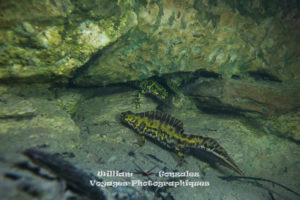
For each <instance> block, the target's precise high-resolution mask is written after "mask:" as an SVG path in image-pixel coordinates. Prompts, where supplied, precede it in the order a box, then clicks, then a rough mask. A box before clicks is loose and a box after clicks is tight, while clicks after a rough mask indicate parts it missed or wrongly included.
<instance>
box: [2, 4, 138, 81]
mask: <svg viewBox="0 0 300 200" xmlns="http://www.w3.org/2000/svg"><path fill="white" fill-rule="evenodd" d="M0 9H1V11H3V13H2V15H1V17H0V24H1V25H0V36H1V37H0V44H1V46H0V64H1V66H2V67H1V70H0V79H2V80H6V81H7V80H10V79H12V78H14V79H15V80H18V81H25V82H53V81H54V82H64V81H65V78H66V77H67V78H70V77H72V76H73V73H74V71H75V70H76V69H78V68H80V67H82V66H83V65H84V64H85V63H86V62H87V61H88V60H89V59H90V58H91V56H92V55H93V54H95V53H96V52H98V51H99V50H101V49H102V48H104V47H105V46H107V45H108V44H110V43H112V42H114V41H116V40H117V39H118V38H119V37H121V36H122V35H123V34H126V32H127V31H129V30H130V28H132V27H133V26H135V24H136V22H137V21H136V20H135V14H134V12H133V11H132V9H131V3H130V1H120V3H118V2H117V1H107V0H102V1H99V0H94V1H86V2H80V3H77V2H71V1H69V0H67V1H56V0H55V1H46V0H43V1H37V0H33V1H3V2H1V3H0ZM55 77H62V78H63V79H62V80H57V79H54V78H55Z"/></svg>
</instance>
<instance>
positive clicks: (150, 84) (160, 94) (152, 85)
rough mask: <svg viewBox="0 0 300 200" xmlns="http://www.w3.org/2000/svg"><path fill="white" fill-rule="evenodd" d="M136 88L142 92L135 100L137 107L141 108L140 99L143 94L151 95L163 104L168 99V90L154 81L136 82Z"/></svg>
mask: <svg viewBox="0 0 300 200" xmlns="http://www.w3.org/2000/svg"><path fill="white" fill-rule="evenodd" d="M135 86H136V87H138V88H139V89H140V92H138V94H137V97H136V99H135V104H136V107H139V106H140V99H141V96H142V94H147V95H150V96H152V97H154V98H155V99H157V100H159V101H161V102H163V101H165V100H166V99H167V97H168V91H167V90H166V88H164V87H163V86H162V85H161V84H160V83H158V82H157V81H155V80H154V79H146V80H142V81H137V82H135Z"/></svg>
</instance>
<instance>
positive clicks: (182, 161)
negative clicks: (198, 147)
mask: <svg viewBox="0 0 300 200" xmlns="http://www.w3.org/2000/svg"><path fill="white" fill-rule="evenodd" d="M175 150H176V153H177V155H178V157H179V162H178V164H177V167H179V166H182V165H183V163H185V160H184V154H183V152H182V151H181V149H180V148H178V147H176V149H175Z"/></svg>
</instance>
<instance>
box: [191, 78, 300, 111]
mask: <svg viewBox="0 0 300 200" xmlns="http://www.w3.org/2000/svg"><path fill="white" fill-rule="evenodd" d="M299 89H300V85H299V86H294V85H287V84H283V83H279V82H267V81H254V80H249V79H248V80H247V79H239V80H234V79H218V80H211V81H204V82H199V83H194V84H193V85H192V86H190V87H189V89H188V91H187V93H188V95H189V96H192V97H193V98H194V99H195V100H196V102H197V105H198V106H199V107H200V108H205V109H206V110H211V111H228V112H241V113H243V112H250V113H251V112H252V113H253V112H254V113H259V114H261V115H263V116H271V115H274V114H285V113H289V112H291V111H294V110H295V109H296V108H297V107H299V106H300V94H299V93H298V92H297V91H299Z"/></svg>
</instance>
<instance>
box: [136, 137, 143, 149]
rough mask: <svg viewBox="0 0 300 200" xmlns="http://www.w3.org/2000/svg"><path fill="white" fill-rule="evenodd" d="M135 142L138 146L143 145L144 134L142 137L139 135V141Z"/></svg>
mask: <svg viewBox="0 0 300 200" xmlns="http://www.w3.org/2000/svg"><path fill="white" fill-rule="evenodd" d="M136 144H138V145H139V146H144V144H145V136H144V135H142V137H140V139H139V141H138V142H137V143H136Z"/></svg>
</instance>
